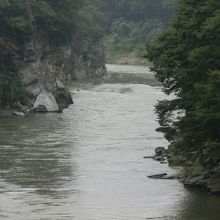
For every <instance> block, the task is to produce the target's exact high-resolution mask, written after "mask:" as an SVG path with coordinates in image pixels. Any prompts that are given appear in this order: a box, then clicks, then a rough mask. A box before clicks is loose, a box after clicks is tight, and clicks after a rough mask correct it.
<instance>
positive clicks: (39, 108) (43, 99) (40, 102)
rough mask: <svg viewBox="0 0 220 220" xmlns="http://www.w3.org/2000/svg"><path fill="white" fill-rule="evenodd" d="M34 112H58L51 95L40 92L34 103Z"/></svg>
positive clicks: (46, 92) (43, 91) (55, 102)
mask: <svg viewBox="0 0 220 220" xmlns="http://www.w3.org/2000/svg"><path fill="white" fill-rule="evenodd" d="M34 111H35V112H58V111H59V106H58V104H57V101H56V99H55V97H54V96H53V94H52V93H50V92H48V91H46V90H42V91H41V92H40V94H39V95H38V96H37V98H36V100H35V102H34Z"/></svg>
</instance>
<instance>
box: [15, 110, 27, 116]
mask: <svg viewBox="0 0 220 220" xmlns="http://www.w3.org/2000/svg"><path fill="white" fill-rule="evenodd" d="M13 115H14V116H20V117H25V114H24V113H23V112H18V111H14V112H13Z"/></svg>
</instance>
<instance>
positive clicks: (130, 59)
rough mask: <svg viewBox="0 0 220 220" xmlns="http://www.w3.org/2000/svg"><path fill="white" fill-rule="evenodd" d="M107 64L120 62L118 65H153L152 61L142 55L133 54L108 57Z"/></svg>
mask: <svg viewBox="0 0 220 220" xmlns="http://www.w3.org/2000/svg"><path fill="white" fill-rule="evenodd" d="M106 62H107V64H118V65H147V66H151V63H150V62H149V61H148V60H147V59H146V58H142V57H135V56H132V55H129V56H122V57H117V58H115V59H107V61H106Z"/></svg>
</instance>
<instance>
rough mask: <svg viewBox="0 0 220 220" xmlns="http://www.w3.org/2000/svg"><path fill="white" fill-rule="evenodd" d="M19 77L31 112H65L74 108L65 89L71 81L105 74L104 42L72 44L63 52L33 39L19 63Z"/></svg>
mask: <svg viewBox="0 0 220 220" xmlns="http://www.w3.org/2000/svg"><path fill="white" fill-rule="evenodd" d="M17 63H18V66H19V69H20V71H19V76H20V79H21V81H22V83H23V85H24V87H25V88H26V90H27V91H29V92H30V94H31V95H30V99H29V101H28V103H25V105H28V106H29V108H31V109H32V108H33V107H34V110H35V111H37V112H38V111H40V112H47V111H62V110H63V109H64V108H67V107H68V106H69V105H70V104H73V100H72V97H71V94H70V93H69V91H68V89H67V87H66V85H67V84H68V83H69V82H71V80H78V79H85V78H96V77H100V76H102V75H104V74H105V73H106V67H105V57H104V49H103V46H102V42H100V41H99V42H89V41H86V40H85V41H83V40H81V41H79V42H77V41H76V40H73V42H72V43H71V44H70V45H68V46H66V47H62V48H54V49H51V47H50V46H49V42H46V41H45V40H43V39H35V40H34V39H33V40H32V41H30V42H29V43H27V44H26V47H25V51H24V56H23V58H22V59H18V60H17Z"/></svg>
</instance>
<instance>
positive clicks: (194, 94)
mask: <svg viewBox="0 0 220 220" xmlns="http://www.w3.org/2000/svg"><path fill="white" fill-rule="evenodd" d="M219 42H220V2H219V1H218V0H201V1H196V0H179V1H178V7H177V12H176V14H175V16H174V19H173V21H172V26H171V27H170V28H169V29H168V30H166V31H165V32H164V33H163V34H162V35H161V36H160V38H159V40H158V42H157V43H156V44H154V45H151V46H148V57H149V59H150V60H151V61H153V63H154V68H153V69H154V71H155V72H156V76H157V78H158V79H159V81H160V82H161V83H162V84H163V87H164V91H165V93H166V94H168V95H170V94H174V95H175V98H174V99H172V100H165V101H161V102H159V103H158V105H157V107H156V111H157V113H158V119H159V123H160V126H161V127H160V128H158V131H162V132H164V134H165V137H166V138H167V139H168V140H169V141H170V142H171V146H173V147H174V149H175V151H177V152H179V153H180V154H182V155H185V156H186V157H187V158H188V159H191V160H192V159H194V158H192V157H191V155H194V156H195V155H196V159H197V162H198V163H199V164H202V165H203V166H207V167H214V166H216V165H217V164H218V163H219V161H220V129H219V127H220V106H219V103H220V90H219V88H220V87H219V85H220V84H219V80H220V78H219V77H220V75H219V74H220V45H219ZM192 152H193V153H192Z"/></svg>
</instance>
